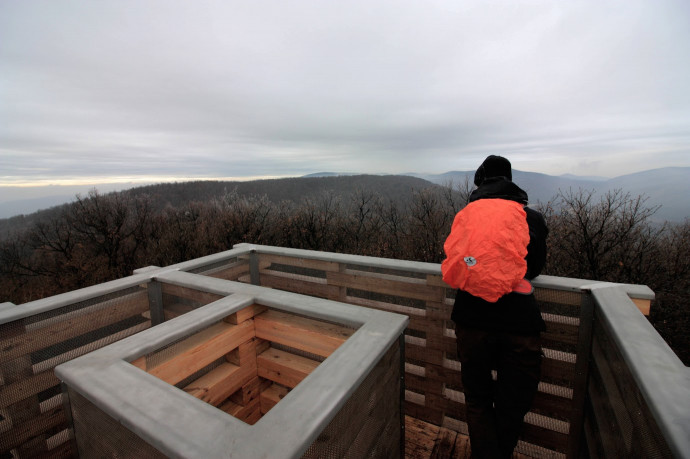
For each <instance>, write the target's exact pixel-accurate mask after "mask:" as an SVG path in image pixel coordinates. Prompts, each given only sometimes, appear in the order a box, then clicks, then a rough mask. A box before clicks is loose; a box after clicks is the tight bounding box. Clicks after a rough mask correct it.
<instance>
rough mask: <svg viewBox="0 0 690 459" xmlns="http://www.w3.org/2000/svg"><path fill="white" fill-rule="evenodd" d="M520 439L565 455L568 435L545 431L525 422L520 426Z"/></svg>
mask: <svg viewBox="0 0 690 459" xmlns="http://www.w3.org/2000/svg"><path fill="white" fill-rule="evenodd" d="M522 439H523V440H524V441H526V442H527V443H533V444H535V445H539V446H541V447H543V448H546V449H550V450H553V451H558V452H561V453H565V452H567V451H568V435H567V434H564V433H561V432H556V431H554V430H549V429H545V428H543V427H539V426H535V425H534V424H530V423H528V422H525V423H524V424H523V426H522Z"/></svg>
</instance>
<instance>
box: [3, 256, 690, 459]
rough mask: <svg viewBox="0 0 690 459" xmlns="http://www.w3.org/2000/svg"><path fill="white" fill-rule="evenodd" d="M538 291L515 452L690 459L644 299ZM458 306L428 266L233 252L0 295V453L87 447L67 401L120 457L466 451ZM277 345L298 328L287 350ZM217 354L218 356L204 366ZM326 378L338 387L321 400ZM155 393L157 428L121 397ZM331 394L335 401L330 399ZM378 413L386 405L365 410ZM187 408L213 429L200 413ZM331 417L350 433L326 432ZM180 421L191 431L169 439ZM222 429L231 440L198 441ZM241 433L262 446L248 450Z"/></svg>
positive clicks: (586, 290) (679, 395) (675, 377)
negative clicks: (531, 376)
mask: <svg viewBox="0 0 690 459" xmlns="http://www.w3.org/2000/svg"><path fill="white" fill-rule="evenodd" d="M534 286H535V295H536V298H537V301H538V302H539V304H540V307H541V310H542V315H543V317H544V319H545V321H546V324H547V330H546V332H545V333H544V334H543V352H544V357H545V358H544V361H543V368H542V380H541V382H540V384H539V392H538V394H537V397H536V399H535V401H534V404H533V408H532V411H531V412H530V413H528V414H527V416H526V418H525V426H524V429H523V435H522V437H521V440H520V442H519V443H518V446H517V448H516V453H515V457H556V458H560V457H563V458H576V457H616V458H618V457H679V458H682V457H688V458H690V369H688V368H687V367H685V366H684V365H683V364H682V362H681V361H680V359H678V358H677V357H676V355H675V354H674V353H673V351H672V350H671V349H670V348H669V347H668V345H667V344H666V343H665V342H664V341H663V339H662V338H661V337H660V336H659V335H658V334H657V333H656V331H655V330H654V328H653V327H652V326H651V325H650V324H649V322H648V321H647V319H646V318H645V317H644V314H648V313H649V308H650V306H651V302H652V301H653V299H654V293H653V292H652V291H651V290H650V289H649V288H648V287H646V286H641V285H628V284H611V283H603V282H595V281H588V280H579V279H570V278H559V277H550V276H540V277H538V278H537V279H535V281H534ZM453 300H454V291H453V289H451V288H449V287H448V286H447V285H445V284H444V283H443V281H442V279H441V271H440V265H438V264H430V263H420V262H412V261H405V260H392V259H382V258H373V257H364V256H355V255H345V254H336V253H326V252H314V251H306V250H295V249H286V248H280V247H270V246H261V245H251V244H239V245H236V246H235V247H234V248H233V249H232V250H228V251H226V252H221V253H217V254H214V255H210V256H207V257H203V258H199V259H195V260H191V261H187V262H184V263H179V264H176V265H172V266H168V267H146V268H142V269H139V270H137V271H135V272H134V274H133V275H132V276H129V277H126V278H123V279H118V280H115V281H112V282H107V283H104V284H100V285H96V286H92V287H88V288H85V289H81V290H76V291H72V292H68V293H65V294H61V295H56V296H53V297H49V298H45V299H42V300H38V301H34V302H30V303H25V304H22V305H14V304H11V303H5V304H2V305H0V458H6V457H7V458H9V457H18V458H25V457H51V458H60V457H79V456H80V455H81V456H82V457H89V456H91V455H92V453H93V452H94V451H97V449H94V443H93V441H95V440H96V437H99V438H100V436H101V435H100V434H99V433H98V431H97V430H94V431H93V433H91V434H89V428H88V427H89V425H88V422H86V423H85V421H84V419H83V418H80V417H79V409H78V406H88V407H90V408H93V409H94V410H97V411H98V413H103V414H104V416H105V417H107V418H108V419H109V420H104V421H103V422H105V423H106V424H107V423H108V422H112V424H107V425H112V426H119V427H117V428H121V429H123V430H122V432H121V436H120V437H117V438H116V439H115V440H117V441H113V442H111V444H110V447H113V448H116V449H117V448H122V451H120V453H122V454H125V455H127V451H129V452H130V453H132V452H137V451H143V450H137V449H136V448H137V447H140V448H152V449H151V451H154V452H155V453H160V454H161V456H169V457H192V456H196V454H195V452H196V453H199V454H200V452H201V451H203V453H204V455H205V456H206V457H281V456H282V457H308V456H309V455H310V454H312V455H313V454H316V451H317V450H315V449H313V448H314V445H315V444H317V443H319V442H321V443H323V445H325V446H326V449H324V450H323V451H326V453H322V452H318V454H316V456H318V457H363V456H365V455H367V454H368V455H370V456H371V457H393V456H394V457H401V456H405V457H409V458H422V457H424V458H426V457H458V458H459V457H468V456H467V455H468V454H469V443H468V440H467V437H466V436H465V435H466V433H467V426H466V424H465V422H464V419H465V405H464V396H463V392H462V383H461V381H460V373H461V371H462V369H461V365H460V363H459V362H458V360H457V356H456V343H455V333H454V326H453V323H452V321H451V320H450V312H451V310H452V305H453ZM261 314H264V315H263V316H261ZM233 317H234V318H233ZM173 319H174V320H173ZM233 321H234V322H233ZM245 321H247V322H245ZM249 322H251V324H252V325H251V326H250V325H246V324H247V323H249ZM259 323H263V325H261V327H264V328H263V329H261V327H260V326H259V325H258V324H259ZM242 324H245V325H242ZM295 324H296V325H295ZM204 327H208V329H213V332H210V331H205V330H207V328H204ZM214 327H215V328H214ZM235 327H245V328H246V330H245V328H242V331H238V330H240V329H239V328H235ZM247 327H249V328H251V330H249V328H247ZM260 329H261V330H260ZM267 330H270V331H267ZM281 330H282V331H281ZM286 330H287V331H286ZM192 334H193V335H192ZM200 336H201V337H200ZM285 336H288V337H290V339H292V338H295V339H294V340H293V341H290V340H288V341H284V342H283V341H281V340H284V339H288V338H285ZM334 336H335V338H334ZM190 337H191V338H190ZM202 338H203V339H202ZM304 340H307V341H308V342H309V343H311V344H309V345H308V346H307V345H303V344H300V342H301V341H304ZM180 343H182V344H180ZM247 343H249V345H247ZM267 343H269V344H267ZM285 343H287V344H285ZM323 343H330V344H328V346H332V348H329V349H330V350H324V348H323V347H322V345H323ZM334 343H335V344H334ZM281 346H283V347H281ZM302 347H303V348H302ZM298 348H299V349H298ZM161 349H173V350H172V351H161ZM219 349H220V350H219ZM267 349H272V350H271V351H270V352H269V353H268V354H266V352H267ZM294 349H297V351H296V352H292V350H294ZM365 349H376V350H375V351H372V352H371V353H367V352H363V350H365ZM351 351H352V352H354V353H353V354H348V353H349V352H351ZM161 352H163V353H161ZM166 352H167V354H166ZM286 352H287V353H288V355H285V354H284V353H286ZM210 354H213V355H212V356H211V357H208V358H207V356H208V355H210ZM331 354H332V355H331ZM219 357H222V358H223V359H224V360H223V361H222V363H219V364H218V365H216V366H213V365H211V364H210V363H209V362H206V361H205V360H204V359H207V360H209V361H217V360H218V358H219ZM107 359H110V360H108V362H115V363H113V365H114V366H113V367H109V366H105V364H104V363H103V362H105V360H107ZM112 359H115V360H112ZM247 359H249V361H250V362H251V365H252V366H251V367H250V368H251V370H246V368H247V367H246V366H245V364H244V363H242V362H243V361H247ZM221 360H222V359H221ZM261 361H265V362H266V363H264V364H261V363H260V362H261ZM257 362H259V363H257ZM276 362H278V363H276ZM333 362H335V363H333ZM395 362H398V363H397V364H396V363H395ZM108 365H110V363H108ZM125 365H126V366H125ZM261 365H263V367H261ZM56 367H58V369H57V371H55V368H56ZM202 367H203V368H205V369H204V371H205V372H206V373H204V374H202V375H201V376H199V374H198V371H201V370H202ZM384 367H385V368H386V369H385V370H380V373H377V375H379V376H381V377H382V378H383V379H381V380H382V381H385V384H384V385H383V386H385V387H382V388H377V387H378V386H376V384H375V380H378V379H379V377H378V376H376V377H374V376H371V377H369V375H370V373H367V372H368V371H374V370H376V369H377V368H384ZM112 368H115V369H116V370H117V371H124V373H117V375H115V376H112V378H111V379H110V380H109V381H110V382H108V381H106V380H99V379H98V378H99V372H103V374H108V375H114V373H109V372H110V371H111V369H112ZM209 368H210V369H209ZM216 368H222V370H217V369H216ZM260 368H262V369H260ZM376 371H378V370H376ZM261 372H263V373H261ZM250 373H251V374H250ZM122 374H125V375H129V376H126V377H125V376H122ZM206 374H213V375H214V376H205V378H206V379H203V377H204V375H206ZM262 374H263V376H261V375H262ZM276 374H279V375H280V376H276ZM218 375H220V376H218ZM232 375H235V376H236V377H237V378H235V376H232ZM256 375H259V377H258V378H256ZM285 375H288V376H285ZM398 375H399V376H398ZM130 376H131V378H130ZM152 376H153V377H155V378H157V380H160V381H158V382H155V381H154V378H153V377H152ZM121 377H122V378H123V379H118V378H121ZM128 378H129V379H128ZM214 378H215V379H214ZM233 378H235V379H233ZM281 378H282V379H281ZM333 378H337V379H338V380H341V381H342V380H347V381H345V382H343V383H342V384H343V385H342V386H340V385H339V386H338V388H337V390H335V391H334V392H329V390H330V389H328V388H329V387H332V386H333V385H334V379H333ZM277 379H279V381H277ZM210 380H212V381H215V382H211V383H209V382H208V381H210ZM221 380H222V381H225V382H218V381H221ZM302 380H303V382H301V381H302ZM118 381H121V382H122V384H124V381H127V384H129V385H128V386H126V387H125V386H123V385H118V384H120V383H118ZM142 381H143V382H142ZM199 381H202V382H203V383H204V384H206V385H203V384H201V383H200V382H199ZM228 381H230V382H228ZM250 382H251V384H249V383H250ZM346 383H347V384H346ZM108 384H111V385H112V387H115V389H112V387H110V386H108ZM149 384H152V386H151V387H154V386H155V388H156V390H161V391H162V392H160V394H161V395H160V397H157V396H153V397H151V398H152V399H155V400H158V399H160V400H165V401H166V402H165V403H169V404H168V405H166V406H165V407H164V408H166V409H169V410H172V411H166V410H162V411H155V410H153V411H150V412H149V415H151V416H153V415H152V413H156V414H157V415H158V416H159V417H158V418H157V419H158V421H160V422H154V423H153V424H155V425H154V426H153V427H146V428H142V427H140V426H141V425H143V424H140V422H142V421H143V418H142V419H138V418H139V417H142V416H143V415H142V414H141V413H143V412H145V411H146V410H144V409H140V410H138V411H137V410H135V409H131V410H129V409H124V408H122V407H123V406H135V405H137V404H142V403H145V402H146V397H142V396H141V395H142V393H143V392H142V391H143V389H142V387H144V386H146V387H149V386H147V385H149ZM301 384H304V386H302V385H301ZM106 386H107V387H108V390H109V391H106V390H102V389H104V388H105V387H106ZM345 386H347V388H346V387H345ZM200 387H201V389H200ZM190 388H191V389H190ZM358 389H361V390H360V391H359V392H358ZM184 392H186V394H184ZM132 394H134V395H132ZM180 394H182V395H180ZM208 394H211V395H208ZM324 394H325V395H324ZM329 394H332V395H333V397H336V398H338V399H339V400H342V401H341V402H338V403H332V404H330V405H333V406H330V405H329V401H328V398H329V397H330V395H329ZM353 394H359V395H357V396H356V397H355V398H356V399H357V400H359V399H362V400H364V399H367V398H368V399H370V402H371V403H373V405H372V407H370V408H364V407H365V405H366V403H365V402H362V403H364V405H356V406H357V407H359V408H357V409H351V410H350V411H347V412H345V413H344V412H343V407H345V406H355V405H352V403H355V402H352V403H351V402H349V401H348V400H349V399H347V397H351V396H353ZM367 394H368V397H367ZM391 394H393V395H391ZM188 395H192V396H193V397H194V398H196V399H198V400H200V401H202V402H205V403H206V404H208V405H212V406H209V407H208V408H206V405H203V406H202V404H200V403H199V402H198V401H197V400H194V399H193V398H192V397H189V396H188ZM120 397H122V398H120ZM131 397H134V398H133V399H132V398H131ZM283 399H284V400H283ZM383 399H385V400H386V402H385V403H377V401H380V400H383ZM133 400H134V401H133ZM281 400H283V401H285V402H286V403H285V404H283V402H282V401H281ZM310 400H318V401H319V402H318V404H317V405H318V407H321V408H323V409H319V410H316V411H309V412H306V411H304V408H303V407H305V406H310V409H312V408H314V407H313V406H312V405H313V403H312V402H310ZM262 402H263V403H264V408H261V404H262ZM357 403H358V402H357ZM367 403H368V402H367ZM80 404H81V405H80ZM187 404H189V406H191V407H192V408H190V410H191V411H188V414H189V416H185V412H186V411H185V409H184V407H185V406H187ZM384 405H385V407H386V408H382V407H383V406H384ZM274 406H275V407H278V406H281V407H282V408H273V407H274ZM366 406H369V405H366ZM257 407H258V408H257ZM295 407H297V408H295ZM373 407H376V408H373ZM174 408H176V410H175V409H174ZM218 408H220V409H218ZM379 408H380V409H381V410H383V411H381V412H383V413H385V414H384V415H383V416H379V415H373V416H372V415H370V414H371V413H375V412H379V411H378V410H379ZM294 409H297V410H298V412H297V414H295V413H296V412H295V411H292V410H294ZM210 410H216V411H217V412H218V413H221V412H222V413H221V414H217V413H216V411H210ZM269 410H271V413H273V414H271V413H269V414H268V415H267V414H266V413H268V412H269ZM273 410H275V411H273ZM94 412H95V411H94ZM363 412H366V413H367V416H364V418H362V417H358V415H359V414H362V413H363ZM195 413H196V414H195ZM198 413H202V414H204V413H205V414H209V413H210V416H211V418H213V419H215V421H213V422H216V423H215V424H213V425H212V426H213V427H211V424H208V425H204V424H201V423H200V422H201V421H199V420H200V419H202V418H198V417H196V416H197V414H198ZM348 413H349V414H348ZM226 414H229V415H230V416H226ZM263 416H265V418H264V417H263ZM176 417H179V418H180V419H174V420H171V418H176ZM231 417H232V419H230V418H231ZM103 419H105V418H103ZM153 419H154V420H155V419H156V418H155V416H154V417H153ZM185 419H186V420H187V422H188V424H187V425H186V426H185V424H184V422H185ZM203 419H205V418H203ZM311 419H313V420H314V421H313V422H311V421H305V420H311ZM87 421H88V419H87ZM149 421H150V419H149ZM336 421H337V422H339V423H340V424H337V425H340V426H350V427H349V428H344V427H341V428H338V429H337V430H334V431H331V432H330V433H329V432H327V430H324V429H327V428H328V426H329V425H332V424H331V423H333V422H336ZM379 421H380V423H379ZM203 422H206V421H203ZM209 422H210V421H209ZM150 424H151V422H149V424H147V425H150ZM158 424H160V425H159V426H158V427H156V425H158ZM173 424H175V425H176V426H178V427H179V426H182V427H186V430H185V434H184V435H187V436H188V437H187V438H185V437H184V435H183V436H182V437H181V438H178V437H180V435H179V433H175V434H174V435H173V434H172V433H173V431H172V430H168V429H172V428H173V427H171V426H172V425H173ZM304 424H309V425H310V426H311V427H313V428H314V429H315V430H309V431H307V430H305V429H304V427H305V426H304ZM104 425H105V424H104ZM225 425H228V426H230V427H231V428H234V427H236V428H237V429H238V431H237V432H239V433H238V434H237V437H233V436H232V435H233V434H232V433H229V434H228V435H229V437H231V438H230V440H228V441H223V442H215V443H213V442H211V441H210V440H208V438H209V435H210V434H209V432H211V433H213V432H215V433H216V434H218V432H221V431H222V430H221V431H219V430H213V429H219V428H221V427H219V426H225ZM360 425H361V428H360V427H355V426H360ZM307 427H309V426H307ZM252 429H253V430H252ZM230 431H231V430H228V431H227V432H230ZM256 432H260V435H259V434H257V435H254V433H256ZM324 432H327V434H324ZM371 432H375V433H377V434H376V435H371ZM379 432H385V433H381V434H380V435H378V433H379ZM248 433H251V435H254V436H253V437H251V438H252V439H253V440H252V441H253V442H254V443H252V442H250V441H249V440H247V441H244V442H243V441H242V438H249V437H247V435H248ZM288 434H290V435H288ZM89 435H90V437H89ZM204 435H206V437H204ZM377 437H381V439H382V438H384V437H385V439H386V440H385V441H384V440H381V439H377ZM210 438H213V436H211V437H210ZM346 438H347V440H345V439H346ZM168 439H170V440H171V442H172V443H171V444H167V443H166V441H167V440H168ZM173 439H174V441H173ZM204 439H206V440H204ZM339 439H340V441H338V440H339ZM256 442H260V444H257V443H256ZM173 443H174V444H173ZM89 445H90V446H89ZM113 445H114V446H113ZM132 445H134V447H133V448H134V449H131V450H128V449H127V448H129V447H130V446H132ZM137 445H138V446H137ZM189 445H198V447H199V448H203V449H197V450H195V449H194V448H192V447H190V446H189ZM353 446H356V448H357V449H356V450H353V449H352V448H353ZM188 447H189V448H191V449H185V448H188ZM194 447H196V446H194ZM103 451H106V450H105V449H102V450H101V452H103ZM354 451H356V452H354ZM253 453H255V455H254V454H253ZM152 454H153V453H152ZM316 456H315V457H316ZM197 457H198V456H197Z"/></svg>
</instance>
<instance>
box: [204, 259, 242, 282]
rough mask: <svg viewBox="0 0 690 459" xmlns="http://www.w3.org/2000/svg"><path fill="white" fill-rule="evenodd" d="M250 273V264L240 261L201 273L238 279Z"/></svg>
mask: <svg viewBox="0 0 690 459" xmlns="http://www.w3.org/2000/svg"><path fill="white" fill-rule="evenodd" d="M248 273H249V264H247V263H240V264H238V265H233V266H230V267H223V268H220V269H217V270H212V271H210V272H209V271H206V272H202V273H200V274H201V275H202V276H208V277H215V278H217V279H225V280H236V279H237V278H239V277H240V276H242V275H244V274H248Z"/></svg>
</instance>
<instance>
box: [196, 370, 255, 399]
mask: <svg viewBox="0 0 690 459" xmlns="http://www.w3.org/2000/svg"><path fill="white" fill-rule="evenodd" d="M254 378H256V367H254V368H252V367H251V366H248V365H247V366H244V367H238V366H236V365H233V364H231V363H223V364H221V365H220V366H218V367H216V368H214V369H213V370H211V371H209V372H208V373H206V374H205V375H204V376H202V377H201V378H199V379H197V380H196V381H194V382H193V383H191V384H189V385H188V386H186V387H185V388H184V390H185V392H187V393H188V394H190V395H193V396H194V397H196V398H198V399H201V400H203V401H205V402H206V403H210V404H211V405H214V406H217V405H219V404H220V403H221V402H223V401H224V400H225V399H226V398H228V397H229V396H230V395H231V394H233V393H234V392H236V391H238V390H240V389H241V388H242V386H244V385H245V384H247V383H248V382H249V381H251V380H252V379H254Z"/></svg>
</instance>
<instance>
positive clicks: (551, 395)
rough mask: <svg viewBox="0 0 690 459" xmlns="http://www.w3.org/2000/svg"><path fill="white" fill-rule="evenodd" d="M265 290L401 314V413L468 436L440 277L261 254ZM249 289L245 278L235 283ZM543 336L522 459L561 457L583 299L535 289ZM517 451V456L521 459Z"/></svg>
mask: <svg viewBox="0 0 690 459" xmlns="http://www.w3.org/2000/svg"><path fill="white" fill-rule="evenodd" d="M259 267H260V283H261V285H262V286H266V287H272V288H278V289H281V290H287V291H292V292H296V293H301V294H306V295H311V296H317V297H321V298H327V299H332V300H337V301H341V302H345V303H350V304H355V305H359V306H364V307H369V308H374V309H381V310H385V311H390V312H396V313H400V314H405V315H407V316H408V317H409V318H410V324H409V327H408V329H407V330H406V332H405V358H406V365H405V384H406V397H405V402H406V403H405V412H406V414H407V415H409V416H413V417H415V418H418V419H421V420H423V421H426V422H429V423H432V424H435V425H438V426H442V427H446V428H451V429H453V430H456V431H458V432H463V433H466V424H465V423H464V419H465V404H464V395H463V393H462V383H461V381H460V371H461V369H460V363H459V362H458V360H457V356H456V353H457V351H456V342H455V331H454V324H453V322H452V321H451V320H450V313H451V310H452V305H453V296H454V292H453V291H452V290H451V289H449V288H448V287H447V286H446V285H445V284H444V283H443V281H442V280H441V276H440V273H439V275H414V274H410V273H406V272H403V271H391V270H387V271H384V270H375V269H370V268H367V267H363V266H347V265H344V264H339V263H337V262H331V261H322V260H309V259H304V258H291V257H288V256H278V255H267V254H261V255H260V261H259ZM240 280H242V281H245V282H249V276H248V275H245V276H242V277H240ZM537 299H538V301H539V302H540V304H541V306H542V311H543V315H544V318H545V320H546V322H547V331H546V332H545V333H544V336H543V337H544V349H543V351H544V356H545V358H544V361H543V367H542V373H543V376H542V382H541V383H540V386H539V393H538V395H537V398H536V400H535V403H534V408H533V410H532V412H531V413H529V414H528V416H527V423H526V425H525V429H524V434H523V440H524V442H521V444H520V445H522V446H521V448H522V450H523V451H524V452H525V454H530V455H534V456H539V455H544V454H547V455H554V453H555V455H556V457H557V456H559V455H560V456H565V454H566V453H567V452H568V434H569V430H570V424H569V421H570V419H572V418H573V414H574V410H577V409H581V407H576V406H574V403H573V392H574V386H575V378H576V375H575V368H576V348H577V342H578V336H579V305H580V301H581V298H580V294H578V293H575V292H562V291H555V290H554V291H551V290H543V289H542V290H538V291H537ZM523 451H521V452H523Z"/></svg>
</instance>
